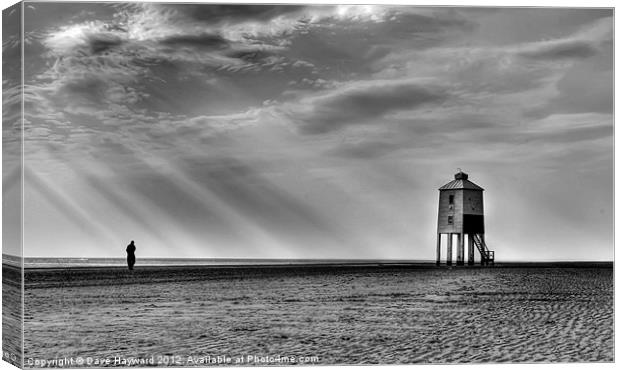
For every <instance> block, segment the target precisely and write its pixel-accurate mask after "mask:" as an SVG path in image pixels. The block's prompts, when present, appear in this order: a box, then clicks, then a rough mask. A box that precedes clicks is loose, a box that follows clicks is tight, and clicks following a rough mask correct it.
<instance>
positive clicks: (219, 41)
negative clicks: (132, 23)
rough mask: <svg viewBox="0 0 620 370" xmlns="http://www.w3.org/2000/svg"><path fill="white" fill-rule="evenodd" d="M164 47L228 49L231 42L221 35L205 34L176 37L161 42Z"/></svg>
mask: <svg viewBox="0 0 620 370" xmlns="http://www.w3.org/2000/svg"><path fill="white" fill-rule="evenodd" d="M160 42H161V43H162V44H164V45H169V46H171V47H175V46H180V47H184V46H189V47H197V48H200V49H202V48H206V49H226V48H227V47H229V46H230V42H229V41H228V40H226V39H225V38H223V37H222V36H220V35H215V34H208V33H203V34H200V35H174V36H170V37H167V38H164V39H163V40H161V41H160Z"/></svg>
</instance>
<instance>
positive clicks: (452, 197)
mask: <svg viewBox="0 0 620 370" xmlns="http://www.w3.org/2000/svg"><path fill="white" fill-rule="evenodd" d="M448 204H454V195H450V196H449V197H448Z"/></svg>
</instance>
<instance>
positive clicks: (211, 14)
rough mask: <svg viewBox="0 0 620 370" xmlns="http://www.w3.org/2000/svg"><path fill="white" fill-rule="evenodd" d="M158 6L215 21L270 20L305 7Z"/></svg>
mask: <svg viewBox="0 0 620 370" xmlns="http://www.w3.org/2000/svg"><path fill="white" fill-rule="evenodd" d="M157 6H160V7H163V8H165V9H173V10H174V11H176V12H178V13H179V14H182V15H183V16H185V17H187V18H189V19H193V20H197V21H205V22H213V23H220V22H242V21H248V20H252V21H257V20H258V21H268V20H271V19H273V18H276V17H278V16H280V15H284V14H289V13H293V12H297V11H301V10H303V9H304V8H305V6H299V5H217V4H165V5H164V4H157Z"/></svg>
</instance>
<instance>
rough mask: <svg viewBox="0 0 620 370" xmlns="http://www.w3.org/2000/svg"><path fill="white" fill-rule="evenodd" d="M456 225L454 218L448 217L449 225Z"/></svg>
mask: <svg viewBox="0 0 620 370" xmlns="http://www.w3.org/2000/svg"><path fill="white" fill-rule="evenodd" d="M453 223H454V216H448V225H452V224H453Z"/></svg>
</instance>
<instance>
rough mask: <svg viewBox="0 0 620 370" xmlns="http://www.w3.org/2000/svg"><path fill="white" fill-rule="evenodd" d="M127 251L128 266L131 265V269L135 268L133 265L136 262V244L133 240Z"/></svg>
mask: <svg viewBox="0 0 620 370" xmlns="http://www.w3.org/2000/svg"><path fill="white" fill-rule="evenodd" d="M126 251H127V267H129V269H130V270H133V265H135V264H136V255H135V252H136V246H135V245H134V244H133V240H132V241H131V243H129V245H128V246H127V249H126Z"/></svg>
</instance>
